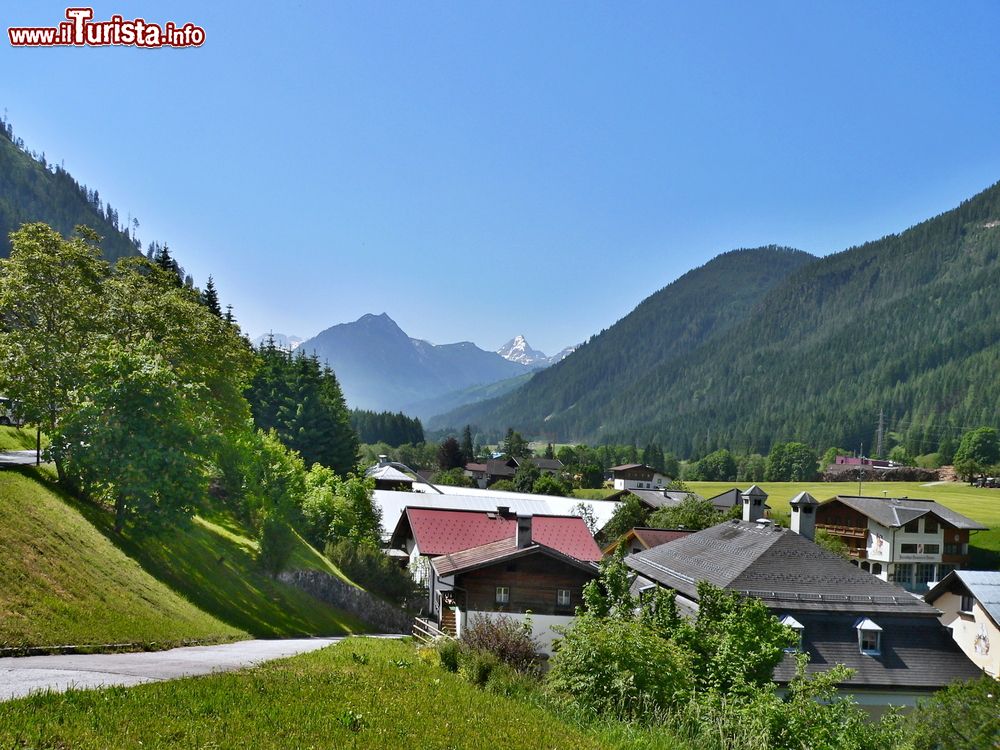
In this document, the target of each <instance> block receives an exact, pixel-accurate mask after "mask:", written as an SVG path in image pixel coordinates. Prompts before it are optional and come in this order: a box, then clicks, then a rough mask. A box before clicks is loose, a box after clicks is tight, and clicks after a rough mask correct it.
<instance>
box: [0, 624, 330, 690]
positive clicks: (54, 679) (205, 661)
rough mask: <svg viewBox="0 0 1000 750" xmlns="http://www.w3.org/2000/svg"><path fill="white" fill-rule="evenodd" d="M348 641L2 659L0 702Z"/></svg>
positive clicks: (202, 670)
mask: <svg viewBox="0 0 1000 750" xmlns="http://www.w3.org/2000/svg"><path fill="white" fill-rule="evenodd" d="M342 640H344V639H343V638H298V639H284V640H273V641H239V642H238V643H227V644H224V645H220V646H190V647H187V648H175V649H171V650H170V651H151V652H144V653H138V654H85V655H66V656H18V657H6V658H2V659H0V701H3V700H10V699H11V698H20V697H22V696H25V695H28V694H29V693H33V692H38V691H44V690H52V691H55V692H62V691H63V690H66V689H68V688H71V687H73V688H98V687H109V686H111V685H126V686H127V685H139V684H142V683H144V682H158V681H161V680H173V679H176V678H178V677H191V676H194V675H203V674H211V673H212V672H227V671H229V670H232V669H240V668H241V667H248V666H251V665H253V664H259V663H260V662H263V661H268V660H270V659H280V658H282V657H285V656H294V655H295V654H301V653H305V652H307V651H315V650H316V649H320V648H323V647H324V646H329V645H330V644H331V643H338V642H340V641H342Z"/></svg>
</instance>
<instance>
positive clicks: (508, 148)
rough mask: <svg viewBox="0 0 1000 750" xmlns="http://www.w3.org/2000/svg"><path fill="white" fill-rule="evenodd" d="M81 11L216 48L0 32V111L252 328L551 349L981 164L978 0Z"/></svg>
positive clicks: (886, 220) (954, 185) (25, 12)
mask: <svg viewBox="0 0 1000 750" xmlns="http://www.w3.org/2000/svg"><path fill="white" fill-rule="evenodd" d="M65 7H66V4H65V3H54V2H49V1H48V0H8V2H6V3H5V4H4V11H3V14H2V15H3V18H4V27H5V28H6V27H7V26H11V25H48V24H55V23H57V22H58V21H59V20H61V19H62V18H63V12H64V9H65ZM94 8H95V15H96V18H98V19H105V18H107V17H109V16H110V15H111V14H113V13H120V14H122V15H124V16H126V17H128V18H134V17H144V18H146V19H147V20H149V21H167V20H174V21H178V22H185V21H192V22H194V23H197V24H199V25H201V26H203V27H204V28H205V30H206V34H207V41H206V43H205V45H204V46H203V47H201V48H198V49H186V50H155V51H154V50H137V49H123V48H105V49H88V48H84V49H75V48H69V49H12V48H11V47H10V46H9V45H8V44H7V43H6V40H4V42H3V44H2V45H0V70H3V72H4V76H3V78H4V84H3V87H2V89H0V106H2V107H5V108H6V110H7V114H8V117H9V118H10V119H11V120H12V122H13V124H14V127H15V130H16V131H17V133H18V135H20V136H21V137H23V138H24V139H25V140H26V141H27V143H28V145H29V147H31V148H34V149H36V150H38V151H45V153H46V156H47V157H48V158H49V159H50V160H55V161H57V162H58V161H64V162H65V165H66V167H67V168H68V169H69V170H70V171H71V172H72V173H73V174H74V175H75V176H76V177H77V178H78V179H80V180H81V181H83V182H86V183H87V184H88V185H90V186H91V187H96V188H98V189H99V190H100V193H101V195H102V197H104V198H105V199H108V200H110V201H111V203H112V204H113V205H114V206H115V208H116V209H118V211H119V213H120V214H121V216H122V217H124V216H126V214H128V213H129V212H131V213H132V214H133V215H136V216H138V217H139V220H140V222H141V227H140V235H141V236H142V237H143V239H144V240H146V241H148V240H150V239H157V240H160V241H166V242H168V243H169V244H170V246H171V247H172V248H173V249H174V251H175V252H176V254H177V255H178V256H179V258H180V260H181V261H182V262H183V264H184V265H185V266H186V267H187V269H188V270H189V271H190V272H191V273H192V274H193V275H194V276H195V279H196V281H197V282H199V283H202V282H203V281H204V279H205V278H206V277H207V276H208V274H209V273H211V274H213V275H214V276H215V279H216V282H217V285H218V287H219V289H220V292H221V294H222V296H223V299H224V301H225V302H230V303H232V304H233V305H234V307H235V311H236V314H237V317H238V318H239V320H240V321H241V323H242V324H243V326H244V328H245V329H247V330H248V331H249V332H250V333H252V334H255V335H256V334H258V333H262V332H264V331H267V330H269V329H271V330H274V331H281V332H285V333H296V334H299V335H312V334H315V333H317V332H318V331H320V330H322V329H323V328H326V327H328V326H329V325H333V324H335V323H339V322H343V321H346V320H353V319H355V318H357V317H359V316H361V315H362V314H364V313H366V312H375V313H379V312H383V311H385V312H388V313H389V314H390V315H391V316H392V317H393V318H394V319H395V320H396V321H397V322H398V323H399V324H400V325H401V326H402V328H403V329H404V330H405V331H407V332H408V333H410V334H411V335H413V336H418V337H421V338H426V339H429V340H431V341H434V342H437V343H444V342H448V341H457V340H473V341H475V342H476V343H478V344H480V345H481V346H484V347H487V348H496V347H498V346H499V345H500V344H502V343H503V342H504V341H505V340H506V339H508V338H510V337H512V336H514V335H515V334H517V333H523V334H524V335H525V336H526V337H527V338H528V340H529V341H530V342H531V344H532V345H533V346H535V347H537V348H541V349H543V350H545V351H548V352H550V353H551V352H553V351H555V350H557V349H559V348H561V347H562V346H565V345H567V344H571V343H576V342H579V341H582V340H584V339H586V338H587V337H589V336H590V335H591V334H593V333H596V332H598V331H600V330H601V329H602V328H605V327H607V326H609V325H610V324H611V323H613V322H614V321H615V320H617V319H618V318H620V317H621V316H622V315H624V314H626V313H627V312H628V311H629V310H631V309H632V308H633V307H634V306H635V305H636V304H637V303H638V302H639V301H640V300H641V299H643V298H644V297H646V296H647V295H649V294H650V293H652V292H653V291H655V290H657V289H659V288H661V287H662V286H664V285H666V284H667V283H669V282H670V281H672V280H673V279H675V278H676V277H678V276H679V275H681V274H682V273H684V272H685V271H686V270H688V269H690V268H692V267H694V266H697V265H700V264H702V263H704V262H706V261H708V260H709V259H711V258H712V257H713V256H714V255H716V254H718V253H719V252H723V251H725V250H729V249H732V248H735V247H753V246H757V245H762V244H769V243H778V244H785V245H791V246H794V247H798V248H801V249H803V250H807V251H809V252H812V253H815V254H826V253H830V252H835V251H838V250H842V249H844V248H846V247H849V246H851V245H852V244H856V243H860V242H864V241H866V240H869V239H874V238H877V237H880V236H882V235H884V234H887V233H890V232H894V231H899V230H901V229H904V228H905V227H907V226H909V225H911V224H913V223H915V222H917V221H920V220H922V219H924V218H928V217H930V216H932V215H934V214H936V213H940V212H941V211H943V210H947V209H948V208H951V207H953V206H954V205H956V204H958V203H959V202H961V201H962V200H963V199H965V198H967V197H970V196H971V195H973V194H974V193H976V192H978V191H980V190H982V189H984V188H986V187H988V186H989V185H991V184H993V183H994V182H996V181H997V180H998V179H1000V138H998V137H997V134H998V133H1000V96H998V91H1000V88H998V87H1000V77H998V76H1000V45H998V44H997V43H996V35H995V32H996V29H997V28H1000V4H997V3H995V2H983V3H971V2H970V3H961V4H952V3H945V2H941V3H936V4H931V3H925V2H921V3H901V2H893V3H890V2H885V3H861V2H842V3H808V2H785V3H758V2H755V3H736V2H732V3H701V2H699V3H686V4H680V3H668V2H628V3H614V4H612V3H594V2H543V3H537V2H526V3H516V2H502V3H496V2H490V3H485V2H483V3H479V2H449V3H441V2H421V3H402V2H399V3H384V2H352V3H343V2H288V3H266V4H265V3H259V4H249V3H229V2H223V1H221V0H218V1H214V2H211V3H204V2H178V3H170V4H167V3H163V2H157V3H151V2H130V1H127V0H119V1H118V2H116V3H106V2H100V3H97V4H96V5H95V6H94ZM719 291H720V293H724V292H725V290H719Z"/></svg>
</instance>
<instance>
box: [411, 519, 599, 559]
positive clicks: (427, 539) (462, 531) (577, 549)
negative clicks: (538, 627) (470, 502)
mask: <svg viewBox="0 0 1000 750" xmlns="http://www.w3.org/2000/svg"><path fill="white" fill-rule="evenodd" d="M410 535H412V537H413V539H414V540H415V541H416V544H417V548H418V549H419V550H420V554H422V555H427V556H429V557H436V556H438V555H448V554H453V553H455V552H460V551H462V550H468V549H471V548H473V547H479V546H481V545H484V544H490V543H494V542H500V541H504V540H507V541H512V540H514V539H516V536H517V517H516V515H514V514H508V515H506V516H503V515H500V514H499V513H497V512H496V509H495V508H494V509H493V510H492V511H481V510H448V509H443V508H419V507H408V508H406V510H405V511H404V515H403V517H402V518H400V520H399V523H398V525H397V526H396V529H395V531H394V533H393V538H392V541H393V543H394V545H399V544H401V543H402V541H403V540H404V538H405V537H406V536H410ZM531 540H532V542H534V543H537V544H543V545H545V546H546V547H551V548H552V549H554V550H557V551H558V552H561V553H563V554H566V555H569V556H570V557H573V558H576V559H577V560H593V561H597V560H600V559H601V557H602V556H603V555H602V553H601V549H600V547H598V546H597V543H596V542H595V541H594V537H593V536H591V534H590V531H589V529H587V525H586V524H585V523H584V522H583V519H582V518H580V517H579V516H546V515H533V516H532V520H531Z"/></svg>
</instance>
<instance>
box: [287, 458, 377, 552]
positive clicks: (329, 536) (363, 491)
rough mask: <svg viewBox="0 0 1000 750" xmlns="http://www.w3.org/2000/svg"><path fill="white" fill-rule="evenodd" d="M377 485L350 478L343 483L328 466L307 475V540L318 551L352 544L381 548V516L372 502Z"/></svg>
mask: <svg viewBox="0 0 1000 750" xmlns="http://www.w3.org/2000/svg"><path fill="white" fill-rule="evenodd" d="M374 490H375V481H374V480H373V479H370V478H363V477H358V476H355V475H353V474H349V475H348V476H347V477H346V478H344V479H341V478H340V477H339V476H337V475H336V474H335V473H334V472H333V470H331V469H330V468H328V467H326V466H321V465H319V464H313V466H312V468H311V469H310V470H309V471H308V472H306V474H305V475H304V494H303V500H302V516H303V518H304V519H305V528H306V531H307V536H308V538H309V540H310V541H311V542H313V543H314V544H315V545H316V546H318V547H323V546H324V545H325V544H326V543H334V544H336V543H337V542H340V541H342V540H347V541H350V542H351V543H352V544H367V545H370V546H374V547H378V546H379V544H380V542H381V538H382V513H381V511H380V509H379V507H378V506H377V505H376V504H375V502H374V500H373V494H372V493H373V492H374Z"/></svg>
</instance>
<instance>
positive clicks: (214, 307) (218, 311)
mask: <svg viewBox="0 0 1000 750" xmlns="http://www.w3.org/2000/svg"><path fill="white" fill-rule="evenodd" d="M201 304H203V305H204V306H205V307H207V308H208V310H209V312H210V313H212V314H213V315H215V316H216V317H219V318H221V317H222V307H221V306H220V305H219V292H218V291H217V290H216V288H215V280H214V279H213V278H212V277H211V276H209V277H208V282H207V283H206V284H205V289H204V291H202V293H201Z"/></svg>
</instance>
